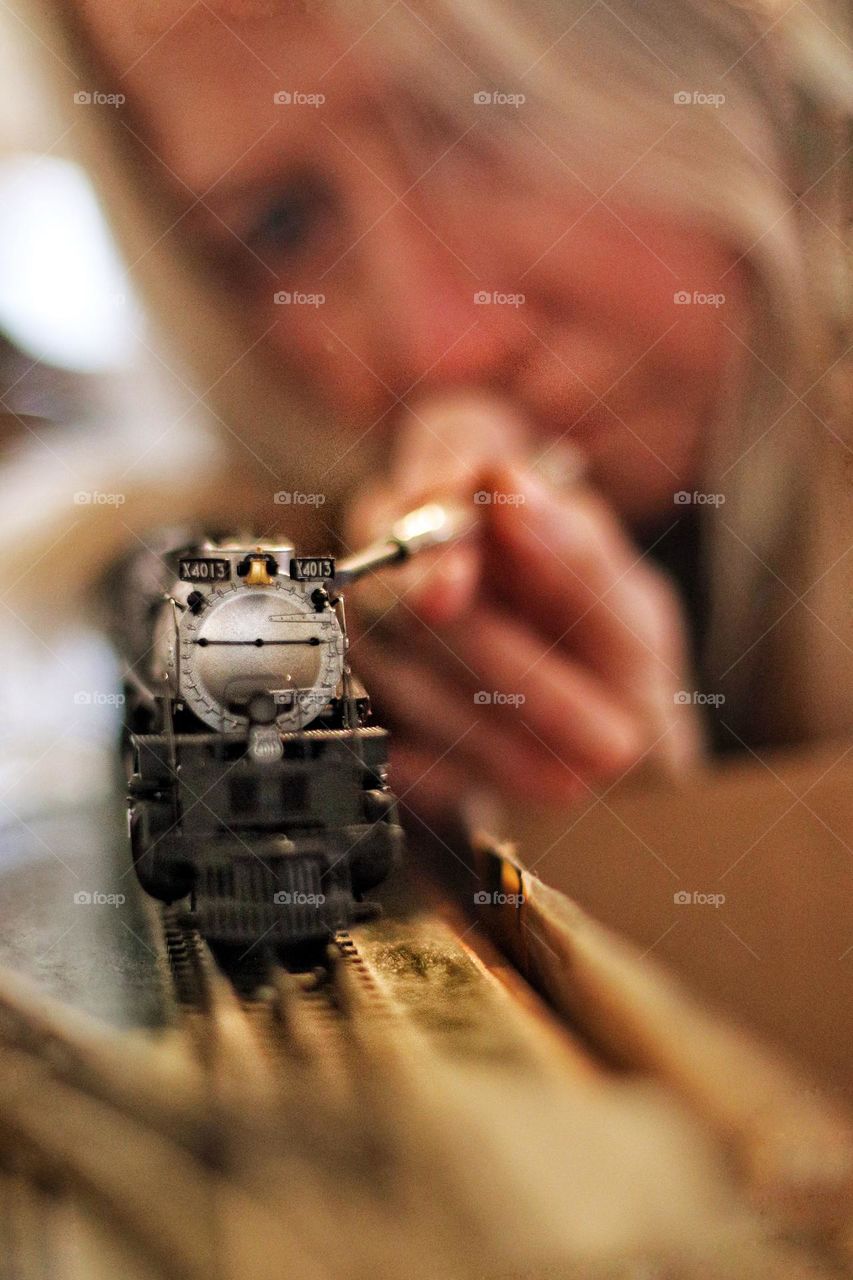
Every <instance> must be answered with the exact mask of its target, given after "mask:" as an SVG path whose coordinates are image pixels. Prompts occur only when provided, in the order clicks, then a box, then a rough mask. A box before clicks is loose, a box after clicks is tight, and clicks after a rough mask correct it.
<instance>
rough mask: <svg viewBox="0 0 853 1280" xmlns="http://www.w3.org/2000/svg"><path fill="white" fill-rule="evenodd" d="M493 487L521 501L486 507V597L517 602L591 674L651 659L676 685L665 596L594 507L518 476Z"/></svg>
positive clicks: (590, 500)
mask: <svg viewBox="0 0 853 1280" xmlns="http://www.w3.org/2000/svg"><path fill="white" fill-rule="evenodd" d="M500 483H502V484H503V485H505V486H507V488H508V491H509V492H513V491H514V492H516V493H517V494H519V495H520V496H521V498H523V501H521V502H519V503H518V504H517V505H515V506H510V505H503V506H500V505H494V506H492V507H490V508H489V509H488V513H487V516H486V519H487V520H488V526H489V533H490V534H491V537H488V536H487V537H486V539H485V540H484V546H485V548H486V549H487V551H488V561H487V566H486V570H485V572H486V573H487V575H488V583H489V585H490V587H491V588H492V589H493V590H494V591H495V592H496V594H497V595H498V596H499V597H500V598H502V599H504V600H508V601H510V602H512V601H513V600H515V601H520V600H522V599H523V602H524V607H525V611H526V613H527V616H528V617H530V619H531V621H533V622H534V623H535V624H536V625H537V626H538V627H539V628H541V630H542V632H543V634H545V635H548V636H550V637H551V639H552V640H556V641H558V642H559V643H560V645H562V646H564V647H571V648H572V649H573V650H574V651H575V652H579V653H581V654H583V656H584V657H585V658H586V659H587V660H588V661H589V662H590V664H591V665H592V666H594V667H595V668H596V669H597V670H599V671H601V672H606V673H607V674H608V675H616V676H617V677H619V676H621V677H631V676H632V675H633V674H634V673H635V672H636V671H637V670H638V669H640V670H642V669H643V668H644V667H645V666H647V665H648V663H649V661H650V660H653V661H654V662H656V663H659V664H662V665H663V666H665V667H666V668H667V669H668V670H669V674H670V675H671V676H672V677H673V678H675V679H678V676H679V665H678V659H679V658H680V657H681V652H680V649H681V646H680V639H681V635H682V628H681V626H680V619H679V617H678V613H677V607H676V601H675V596H674V592H672V591H671V590H670V589H668V587H667V585H666V584H665V583H664V582H663V580H662V579H661V577H660V575H659V574H658V573H657V571H656V570H654V569H653V568H652V567H651V566H650V565H648V564H647V563H645V562H644V558H643V556H642V554H641V553H639V552H638V551H637V549H636V547H635V546H634V545H633V544H632V543H631V542H630V541H629V539H628V537H627V536H626V534H625V533H624V531H623V530H622V529H621V527H620V525H619V523H618V521H617V519H616V517H615V515H613V514H612V513H611V512H610V511H609V509H608V508H607V506H606V504H605V503H604V502H603V500H602V499H600V498H599V497H598V495H596V494H594V493H592V492H591V491H589V490H586V489H580V488H578V489H577V490H575V491H573V492H572V493H571V494H569V495H557V494H555V493H554V492H552V491H551V490H549V489H548V487H547V486H545V485H543V484H542V483H541V482H540V481H538V480H537V479H536V478H535V477H532V476H530V475H525V474H523V473H521V472H518V471H514V472H511V473H507V472H506V471H504V472H503V473H502V474H501V477H500ZM513 486H514V490H513Z"/></svg>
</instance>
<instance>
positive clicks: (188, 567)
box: [178, 559, 231, 582]
mask: <svg viewBox="0 0 853 1280" xmlns="http://www.w3.org/2000/svg"><path fill="white" fill-rule="evenodd" d="M178 573H179V575H180V579H181V582H228V581H229V580H230V578H231V561H230V560H212V559H199V560H181V561H179V562H178Z"/></svg>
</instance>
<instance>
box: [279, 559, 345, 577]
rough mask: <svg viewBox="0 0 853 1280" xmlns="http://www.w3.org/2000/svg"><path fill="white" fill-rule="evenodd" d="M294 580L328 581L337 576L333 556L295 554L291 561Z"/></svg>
mask: <svg viewBox="0 0 853 1280" xmlns="http://www.w3.org/2000/svg"><path fill="white" fill-rule="evenodd" d="M290 576H291V578H293V580H294V582H327V581H328V580H329V579H330V578H334V576H335V561H334V558H333V557H332V556H294V557H293V559H292V560H291V562H290Z"/></svg>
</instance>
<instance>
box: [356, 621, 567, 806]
mask: <svg viewBox="0 0 853 1280" xmlns="http://www.w3.org/2000/svg"><path fill="white" fill-rule="evenodd" d="M358 671H359V674H360V675H362V676H363V677H364V678H365V681H367V679H368V677H369V678H370V680H371V683H372V686H373V687H374V688H376V687H379V681H380V680H381V688H382V698H381V705H378V710H379V713H380V714H381V716H382V718H383V719H384V720H385V721H386V723H388V724H389V726H390V728H391V729H392V734H394V735H396V736H398V737H402V738H404V740H405V741H406V742H407V743H409V744H411V743H413V742H417V743H418V744H420V745H421V746H424V747H426V748H428V749H429V750H430V751H432V752H433V753H434V756H437V755H439V754H441V753H443V752H448V753H449V754H452V756H453V758H454V759H456V760H460V761H464V762H465V763H466V764H467V766H468V767H469V768H470V769H472V770H475V771H480V772H482V773H483V774H484V775H485V776H487V777H488V778H489V779H491V781H492V782H494V783H496V784H497V785H498V786H500V787H501V788H504V789H508V790H509V791H511V792H513V793H521V794H525V795H526V796H527V797H528V798H530V799H533V798H535V799H537V800H541V801H547V800H549V799H554V798H557V799H561V800H563V801H565V800H568V799H570V798H574V797H575V796H576V795H579V794H581V793H583V792H584V791H585V789H586V782H585V779H584V776H583V769H584V767H585V766H584V764H583V762H581V761H575V762H574V763H575V765H576V768H572V761H571V760H563V759H560V758H558V756H557V754H556V753H555V752H554V751H553V750H551V749H549V747H548V746H547V745H546V744H545V743H543V742H542V741H540V740H539V739H538V738H537V736H536V734H535V733H531V732H529V731H528V730H526V728H525V726H524V724H523V721H522V718H521V714H520V712H516V715H515V718H513V716H512V715H511V714H509V715H507V714H506V710H505V708H503V707H498V706H496V705H493V704H491V703H486V704H484V703H483V702H481V701H479V700H478V699H476V697H475V692H473V691H472V689H470V688H460V687H458V686H455V685H454V684H453V683H452V682H451V681H450V680H449V679H447V678H446V677H444V676H442V673H441V672H440V671H436V669H435V667H434V666H433V667H427V666H425V665H423V664H422V663H420V662H419V661H418V660H417V659H415V658H412V657H411V656H405V655H402V654H401V653H400V652H399V651H398V650H395V649H391V650H389V649H388V648H386V647H384V646H383V647H380V646H377V645H371V644H369V643H368V644H367V645H365V646H361V647H360V649H359V653H358ZM525 710H526V705H525Z"/></svg>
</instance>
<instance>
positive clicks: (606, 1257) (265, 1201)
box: [0, 903, 851, 1280]
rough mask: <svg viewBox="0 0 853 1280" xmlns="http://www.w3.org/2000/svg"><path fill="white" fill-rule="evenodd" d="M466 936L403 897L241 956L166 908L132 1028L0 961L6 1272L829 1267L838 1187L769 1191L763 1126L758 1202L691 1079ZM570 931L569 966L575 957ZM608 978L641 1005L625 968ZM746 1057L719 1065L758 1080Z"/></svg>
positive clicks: (799, 1131) (633, 1272)
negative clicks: (165, 986)
mask: <svg viewBox="0 0 853 1280" xmlns="http://www.w3.org/2000/svg"><path fill="white" fill-rule="evenodd" d="M534 905H535V904H534ZM541 923H542V922H541V921H537V922H536V924H537V925H539V924H541ZM472 936H473V937H474V938H476V933H474V934H473V935H472V934H471V932H470V926H469V925H467V924H462V925H457V924H455V923H454V922H453V920H452V918H450V919H445V918H444V917H443V916H442V915H441V914H440V913H438V912H436V911H435V910H433V909H432V908H430V907H428V906H424V905H420V906H419V907H417V908H416V909H413V908H412V904H411V903H409V904H408V906H407V908H406V909H405V910H403V911H400V912H396V911H394V912H390V911H389V913H388V914H387V915H386V916H385V917H382V918H380V919H379V920H376V921H371V922H370V923H368V924H365V925H360V926H358V927H356V928H354V929H353V931H352V934H351V935H349V934H340V935H338V936H337V938H336V939H335V940H334V942H333V943H332V944H331V945H330V947H329V948H328V950H327V952H326V955H325V957H324V959H323V961H322V963H320V964H318V965H317V967H316V968H315V969H314V970H312V971H310V972H302V973H292V972H289V971H288V970H287V968H285V967H284V965H282V964H281V963H279V962H277V961H276V960H274V959H272V958H271V957H268V956H266V955H264V954H263V953H262V952H261V949H260V948H255V949H252V951H251V952H250V953H249V954H247V955H246V956H244V958H243V962H241V963H240V964H239V965H238V966H237V967H236V969H234V968H231V967H225V968H223V966H221V965H220V964H217V962H216V960H215V959H214V957H213V955H212V954H211V952H210V951H209V949H208V947H207V946H206V944H205V942H204V941H203V939H202V938H201V937H200V936H199V934H198V933H197V931H196V930H195V929H193V927H192V923H191V920H190V919H187V918H185V917H182V916H181V915H180V914H179V913H178V912H176V911H172V910H166V911H164V913H163V916H162V955H163V960H164V964H166V965H167V966H168V973H169V975H170V976H169V978H168V981H169V984H170V986H171V990H172V992H173V995H174V1001H173V1005H174V1007H173V1017H172V1021H171V1024H170V1025H169V1026H168V1027H167V1028H166V1029H161V1030H160V1031H158V1032H157V1033H156V1034H153V1035H152V1033H150V1032H144V1033H143V1032H130V1033H128V1032H124V1033H117V1032H115V1031H110V1030H108V1029H106V1028H104V1027H102V1026H100V1025H99V1024H97V1023H95V1022H93V1021H91V1020H90V1019H87V1018H84V1017H82V1016H81V1015H80V1014H78V1013H76V1012H74V1011H71V1010H68V1009H66V1008H63V1007H62V1006H60V1005H58V1004H56V1003H54V1002H52V1001H49V1000H46V999H45V998H44V997H42V996H40V995H39V993H38V992H37V991H36V990H34V988H33V987H32V986H30V985H28V984H25V983H24V982H23V981H21V980H18V979H16V978H15V977H14V976H13V975H8V974H0V1280H115V1277H117V1276H121V1277H122V1280H244V1278H245V1280H249V1277H251V1280H281V1277H283V1276H287V1277H290V1276H294V1277H295V1276H298V1277H299V1280H364V1278H365V1277H367V1276H370V1277H383V1278H384V1277H385V1276H388V1277H395V1280H396V1277H397V1276H401V1275H405V1276H406V1277H407V1280H435V1277H436V1276H439V1275H440V1276H442V1278H443V1280H478V1278H480V1277H482V1276H484V1275H495V1276H498V1275H500V1276H507V1277H509V1276H512V1277H516V1276H521V1275H524V1276H525V1277H531V1278H533V1277H535V1278H536V1280H539V1278H540V1277H542V1278H543V1280H544V1277H552V1276H564V1275H584V1276H585V1277H586V1278H587V1280H604V1278H605V1277H606V1280H617V1278H618V1280H628V1278H629V1277H631V1278H633V1277H635V1276H637V1275H639V1274H641V1273H642V1274H650V1275H664V1274H667V1275H669V1274H672V1275H676V1274H677V1275H679V1276H684V1277H685V1280H699V1277H704V1276H707V1275H710V1274H713V1275H715V1276H720V1278H721V1280H723V1277H725V1278H726V1280H802V1277H803V1276H805V1275H808V1276H809V1277H810V1278H811V1280H832V1278H833V1277H840V1276H847V1275H849V1274H850V1270H849V1268H848V1266H847V1263H848V1262H849V1261H850V1256H851V1255H850V1251H849V1249H848V1248H847V1247H846V1246H845V1244H844V1241H846V1240H848V1237H847V1236H846V1235H844V1233H843V1229H842V1228H843V1226H844V1223H845V1222H847V1221H848V1216H847V1215H846V1214H844V1213H842V1212H841V1211H839V1210H838V1209H837V1207H833V1206H834V1204H835V1202H834V1201H832V1202H831V1204H830V1207H831V1212H830V1213H829V1214H828V1215H825V1221H824V1218H823V1217H821V1218H820V1219H819V1218H818V1216H817V1211H815V1210H814V1209H813V1207H812V1202H813V1199H814V1197H812V1196H809V1198H808V1204H807V1207H808V1213H805V1212H804V1211H803V1212H801V1210H800V1208H799V1207H798V1208H797V1210H796V1213H793V1212H791V1211H790V1210H789V1208H788V1207H787V1201H786V1202H785V1203H784V1204H782V1205H781V1207H780V1205H777V1204H774V1203H773V1200H774V1196H772V1195H770V1194H769V1192H768V1186H769V1182H768V1170H771V1172H772V1169H771V1167H770V1166H769V1165H768V1159H769V1158H770V1156H771V1155H772V1151H773V1150H774V1148H772V1147H769V1146H768V1140H769V1138H762V1134H759V1135H758V1137H759V1138H762V1144H761V1151H762V1153H763V1164H762V1170H763V1176H762V1184H761V1186H762V1198H761V1201H760V1204H759V1210H760V1211H759V1212H758V1213H757V1214H756V1212H755V1211H754V1206H753V1204H752V1195H753V1194H754V1193H753V1192H752V1191H750V1190H749V1189H748V1188H747V1187H746V1186H745V1184H744V1181H743V1179H740V1180H738V1179H736V1178H734V1177H733V1174H732V1166H731V1164H728V1165H726V1164H722V1163H720V1162H719V1161H717V1160H709V1155H708V1149H707V1141H708V1138H707V1132H708V1120H709V1117H710V1118H711V1119H713V1116H712V1114H711V1112H710V1110H709V1108H708V1107H707V1105H706V1106H704V1107H703V1108H702V1109H701V1111H700V1112H699V1113H700V1114H701V1115H702V1117H703V1122H702V1125H701V1126H700V1127H699V1128H696V1127H694V1125H693V1124H692V1123H690V1122H688V1121H687V1120H686V1118H685V1115H684V1103H683V1099H684V1097H686V1096H687V1095H686V1091H685V1089H684V1088H683V1087H682V1088H681V1089H680V1090H679V1092H680V1094H681V1097H682V1101H681V1102H679V1103H675V1104H674V1103H673V1100H672V1099H671V1097H670V1096H669V1093H668V1091H667V1090H666V1089H665V1088H661V1089H657V1090H652V1089H651V1088H650V1084H649V1082H648V1080H643V1079H638V1080H637V1082H636V1083H635V1084H633V1085H632V1084H631V1083H630V1081H629V1079H628V1078H626V1077H624V1076H622V1077H618V1078H617V1077H614V1076H612V1075H610V1074H609V1073H608V1072H607V1071H606V1070H605V1069H603V1068H602V1066H601V1065H600V1062H598V1061H596V1059H595V1057H594V1056H593V1054H592V1053H590V1052H587V1051H585V1050H583V1049H581V1048H580V1047H578V1046H577V1044H575V1042H574V1041H573V1040H572V1039H571V1038H570V1037H569V1036H568V1035H567V1034H566V1033H565V1032H564V1031H563V1030H562V1029H561V1028H560V1027H558V1026H557V1024H556V1023H554V1022H552V1021H551V1020H549V1015H548V1014H547V1012H546V1011H545V1010H544V1008H543V1007H542V1006H540V1005H539V1004H538V1003H537V1001H536V999H535V998H534V997H532V996H531V995H530V993H529V992H528V991H527V989H526V988H525V987H524V985H523V984H520V983H519V982H518V980H517V978H514V977H513V976H512V972H511V971H504V970H503V969H502V967H501V964H500V962H499V961H498V960H497V959H496V957H495V956H493V955H489V953H488V949H487V948H485V947H484V948H482V949H481V947H480V944H479V943H477V944H476V947H477V949H476V950H472V949H471V947H470V945H469V944H470V942H471V939H472ZM543 936H544V935H543ZM553 941H554V942H555V945H556V942H557V940H556V939H553ZM590 945H597V943H596V942H595V938H593V939H592V942H591V944H590ZM581 946H582V940H581V941H580V942H579V950H578V951H577V953H576V964H575V968H574V981H575V984H576V986H578V985H580V984H581V983H583V982H584V981H589V980H590V974H591V973H592V972H593V969H592V968H591V969H590V970H589V972H588V973H586V974H585V966H586V964H587V961H586V960H585V959H584V953H583V950H582V949H581ZM256 952H257V954H256ZM554 954H556V953H554ZM594 972H596V973H599V972H600V973H601V975H602V976H601V979H600V981H601V983H602V984H604V974H605V968H604V966H603V964H602V966H601V968H600V969H599V968H594ZM620 981H621V979H620ZM607 983H609V985H602V986H601V999H602V1001H604V1000H606V1002H607V1005H608V1008H609V1009H610V1011H611V1015H612V1016H613V1017H614V1018H615V1017H619V1016H621V1015H620V1006H619V1000H618V999H617V985H616V983H615V981H614V982H611V981H610V979H609V978H608V979H607ZM655 999H659V997H658V996H656V997H655ZM626 1001H627V1004H628V1011H629V1013H630V1016H631V1019H633V1020H634V1024H635V1025H637V1026H640V1027H641V1028H645V1027H647V1026H648V1025H649V1024H650V1023H651V1022H653V1021H654V1018H653V1010H651V1005H650V1003H649V1001H648V1000H646V997H645V995H644V993H643V990H642V989H641V988H640V987H639V986H632V987H631V989H630V991H629V993H628V995H627V996H626ZM668 1009H669V1006H668V1005H667V1010H668ZM638 1011H639V1012H638ZM677 1012H679V1014H680V1019H681V1020H680V1022H679V1023H678V1025H679V1026H681V1028H682V1030H683V1031H684V1032H685V1034H689V1035H691V1036H692V1037H693V1038H694V1039H695V1040H696V1051H697V1052H700V1051H701V1053H702V1054H703V1055H704V1056H705V1057H707V1056H708V1054H709V1052H711V1051H712V1050H713V1045H712V1042H711V1038H710V1037H709V1036H707V1035H705V1034H704V1033H703V1034H702V1035H701V1036H699V1035H696V1036H693V1033H692V1031H691V1028H690V1021H689V1019H690V1013H689V1010H688V1009H687V1008H682V1009H680V1010H678V1011H677ZM638 1019H639V1021H637V1020H638ZM670 1020H671V1021H677V1019H675V1017H674V1016H673V1018H672V1019H670ZM629 1021H630V1020H629V1019H627V1017H626V1019H625V1020H624V1021H623V1025H624V1027H625V1037H624V1038H625V1041H626V1042H627V1040H628V1032H629V1030H630V1025H629ZM644 1034H645V1032H644ZM646 1043H647V1044H648V1043H649V1041H648V1036H647V1037H646ZM666 1043H667V1045H670V1044H671V1037H670V1038H668V1039H667V1041H666ZM727 1044H729V1042H727ZM729 1047H731V1046H730V1045H729ZM668 1052H669V1053H670V1056H671V1055H672V1054H673V1053H674V1052H675V1050H672V1049H668ZM648 1053H649V1050H648V1049H646V1056H647V1057H648ZM759 1067H760V1064H759ZM750 1070H752V1073H753V1075H754V1076H755V1081H754V1082H753V1083H752V1084H751V1083H750V1079H749V1072H748V1070H747V1068H746V1067H745V1068H744V1071H743V1073H742V1075H741V1076H740V1077H739V1088H740V1090H741V1091H742V1092H744V1093H747V1094H749V1091H750V1089H753V1090H754V1089H757V1088H759V1086H760V1087H761V1089H762V1091H763V1092H764V1093H767V1092H768V1089H769V1084H768V1081H769V1082H770V1083H772V1078H773V1077H772V1076H768V1075H767V1074H766V1073H764V1071H763V1070H762V1069H759V1068H756V1067H753V1068H750ZM750 1110H751V1112H752V1110H754V1108H753V1107H752V1104H751V1103H750ZM697 1111H699V1108H697ZM729 1116H730V1113H729ZM795 1118H796V1117H795ZM728 1127H729V1129H731V1128H732V1121H731V1118H729V1126H728ZM775 1132H776V1122H775V1119H774V1121H773V1124H772V1125H771V1126H769V1127H768V1135H769V1136H773V1135H775ZM762 1133H763V1131H762ZM821 1134H822V1131H821ZM821 1134H819V1135H818V1137H819V1138H820V1143H819V1147H816V1150H817V1149H819V1150H822V1149H823V1147H824V1146H825V1142H824V1141H823V1138H822V1136H821ZM617 1135H618V1140H617ZM672 1135H677V1141H673V1138H672ZM796 1136H797V1145H796V1150H797V1151H798V1152H799V1151H800V1150H801V1148H802V1145H803V1141H804V1138H805V1129H804V1127H803V1125H802V1124H800V1123H799V1122H798V1123H797V1125H796ZM815 1142H817V1139H815ZM528 1146H531V1148H532V1147H533V1146H535V1150H536V1153H537V1155H536V1160H535V1161H531V1160H529V1159H527V1158H526V1156H525V1153H526V1151H527V1147H528ZM727 1149H728V1151H729V1154H731V1153H732V1151H733V1149H734V1148H733V1144H732V1141H731V1138H730V1139H729V1142H728V1147H727ZM522 1157H524V1159H522V1168H521V1170H519V1169H518V1165H519V1160H520V1159H521V1158H522ZM626 1162H628V1167H627V1168H626ZM799 1167H800V1166H797V1168H798V1169H799ZM575 1186H580V1187H581V1188H582V1191H583V1194H581V1195H580V1197H579V1199H578V1200H577V1201H575V1200H574V1199H573V1198H572V1196H571V1195H570V1194H569V1192H570V1190H571V1189H572V1188H573V1187H575ZM810 1189H811V1188H809V1190H810ZM828 1203H829V1202H828ZM590 1204H592V1205H593V1206H594V1207H596V1208H595V1213H592V1210H590V1208H589V1205H590ZM797 1204H798V1206H799V1201H798V1202H797ZM626 1206H627V1208H626ZM623 1213H624V1214H625V1215H627V1217H630V1218H632V1220H634V1219H635V1218H636V1220H637V1221H639V1222H642V1224H643V1229H642V1231H638V1233H637V1234H636V1235H626V1234H625V1232H624V1228H623V1223H624V1221H625V1220H626V1218H624V1217H623ZM591 1214H592V1217H591V1216H590V1215H591ZM596 1214H597V1215H598V1216H597V1217H596ZM637 1215H639V1216H638V1217H637ZM812 1219H814V1220H812ZM593 1220H594V1221H596V1222H597V1223H598V1224H599V1225H598V1226H597V1227H596V1231H597V1232H598V1234H597V1235H596V1237H595V1241H594V1244H593V1243H590V1239H591V1238H590V1237H589V1236H587V1235H585V1234H584V1233H585V1232H586V1230H587V1224H588V1222H589V1221H593ZM611 1227H612V1231H611V1229H610V1228H611ZM584 1249H585V1250H587V1252H586V1253H583V1250H584ZM578 1250H581V1252H580V1253H578V1252H577V1251H578ZM676 1263H677V1264H678V1265H677V1266H676ZM644 1268H645V1270H644Z"/></svg>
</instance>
